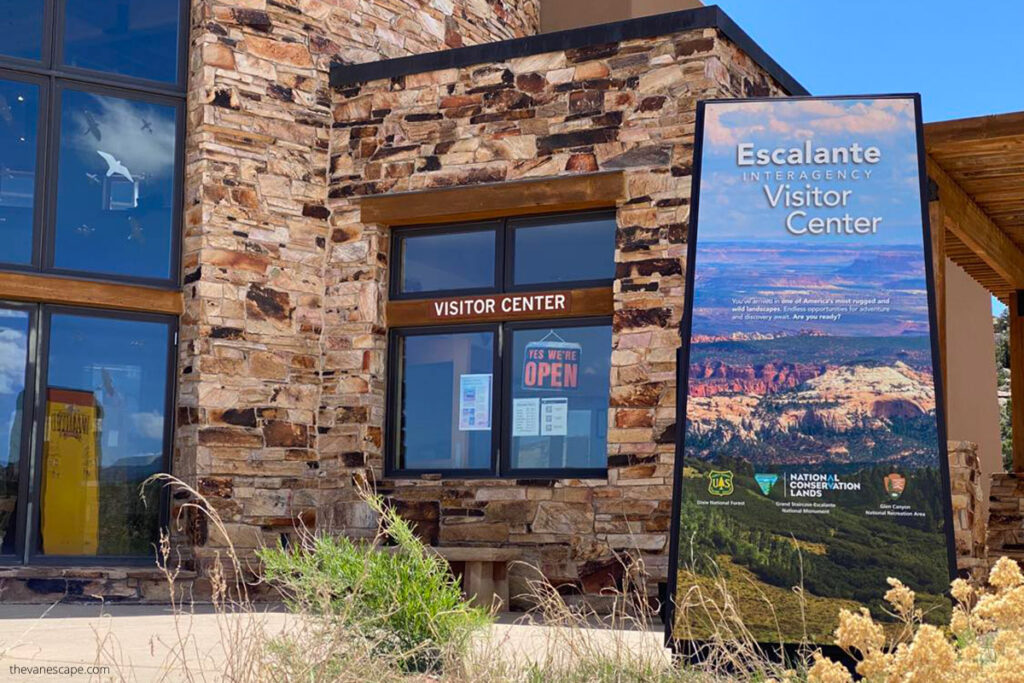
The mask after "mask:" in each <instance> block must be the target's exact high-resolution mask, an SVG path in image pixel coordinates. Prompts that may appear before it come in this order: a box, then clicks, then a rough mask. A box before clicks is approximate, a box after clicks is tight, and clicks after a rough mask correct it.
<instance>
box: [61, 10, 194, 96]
mask: <svg viewBox="0 0 1024 683" xmlns="http://www.w3.org/2000/svg"><path fill="white" fill-rule="evenodd" d="M181 1H182V0H66V3H67V4H66V7H67V9H66V12H67V14H66V17H65V19H64V23H65V28H64V63H65V64H67V65H68V66H74V67H78V68H82V69H93V70H96V71H108V72H112V73H116V74H123V75H125V76H133V77H135V78H146V79H150V80H154V81H164V82H167V83H173V82H175V81H176V80H177V77H178V69H177V67H178V31H179V20H180V19H181V5H180V2H181Z"/></svg>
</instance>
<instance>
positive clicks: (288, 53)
mask: <svg viewBox="0 0 1024 683" xmlns="http://www.w3.org/2000/svg"><path fill="white" fill-rule="evenodd" d="M242 48H243V49H245V50H248V52H249V53H250V54H253V55H255V56H257V57H261V58H263V59H266V60H267V61H270V62H273V63H275V64H288V65H290V66H299V67H305V66H312V65H313V62H312V60H311V59H310V56H309V49H308V48H307V47H306V46H305V45H303V44H301V43H286V42H282V41H279V40H274V39H273V38H261V37H259V36H254V35H248V36H246V37H245V41H244V42H243V44H242Z"/></svg>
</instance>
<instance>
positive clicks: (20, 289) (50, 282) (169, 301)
mask: <svg viewBox="0 0 1024 683" xmlns="http://www.w3.org/2000/svg"><path fill="white" fill-rule="evenodd" d="M0 299H7V300H8V301H30V302H33V303H53V304H67V305H72V306H90V307H93V308H107V309H112V310H119V311H142V312H149V313H167V314H170V315H181V311H182V300H181V292H179V291H177V290H169V289H158V288H156V287H140V286H138V285H122V284H117V283H112V282H92V281H89V280H75V279H72V278H65V277H54V276H52V275H37V274H34V273H0Z"/></svg>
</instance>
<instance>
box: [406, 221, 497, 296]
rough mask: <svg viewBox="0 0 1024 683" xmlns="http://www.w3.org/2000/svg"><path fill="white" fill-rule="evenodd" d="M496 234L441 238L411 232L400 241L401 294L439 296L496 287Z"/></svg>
mask: <svg viewBox="0 0 1024 683" xmlns="http://www.w3.org/2000/svg"><path fill="white" fill-rule="evenodd" d="M495 241H496V232H495V230H494V229H493V228H492V229H483V230H469V231H459V232H446V233H439V234H436V233H435V234H430V233H422V234H417V232H416V231H411V232H409V233H406V234H404V235H402V237H401V238H400V241H399V247H398V249H399V264H400V266H399V267H400V269H401V271H400V272H401V278H400V280H401V282H400V291H401V292H402V293H403V294H408V293H412V292H440V291H456V290H462V289H465V290H474V289H477V290H479V289H487V288H491V287H494V286H495V274H494V258H495V249H496V246H495Z"/></svg>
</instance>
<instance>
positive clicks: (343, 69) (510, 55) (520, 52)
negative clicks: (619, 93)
mask: <svg viewBox="0 0 1024 683" xmlns="http://www.w3.org/2000/svg"><path fill="white" fill-rule="evenodd" d="M702 28H714V29H718V30H719V31H721V32H722V34H723V35H724V36H725V37H726V38H728V39H729V40H730V41H732V42H733V43H735V44H736V45H737V47H739V48H740V49H741V50H743V51H744V52H745V53H746V54H747V55H748V56H749V57H750V58H751V59H753V60H754V62H755V63H757V64H758V66H760V67H761V68H763V69H764V70H765V71H767V72H768V74H769V75H770V76H772V78H774V79H775V80H776V81H778V83H779V85H781V86H782V87H783V89H785V90H786V92H787V93H789V94H790V95H809V94H810V93H809V92H807V90H806V89H805V88H804V87H803V86H802V85H800V83H799V82H797V80H796V79H795V78H793V77H792V76H791V75H790V74H789V72H788V71H786V70H785V69H783V68H782V67H781V66H779V63H778V62H776V61H775V60H774V59H772V58H771V57H770V56H769V55H768V53H767V52H765V51H764V50H763V49H762V48H761V46H760V45H758V44H757V43H756V42H754V40H753V38H751V37H750V36H749V35H747V33H746V31H744V30H743V29H741V28H740V27H739V26H738V25H737V24H736V22H734V21H733V20H732V19H731V18H730V17H729V15H728V14H726V13H725V12H723V11H722V9H721V8H720V7H718V6H717V5H708V6H707V7H698V8H695V9H689V10H682V11H679V12H670V13H668V14H656V15H653V16H649V17H640V18H638V19H626V20H625V21H616V22H613V23H610V24H599V25H597V26H584V27H582V28H574V29H569V30H566V31H555V32H552V33H541V34H538V35H535V36H527V37H526V38H513V39H511V40H502V41H499V42H496V43H482V44H480V45H471V46H469V47H460V48H455V49H452V50H441V51H438V52H428V53H425V54H421V55H411V56H409V57H397V58H395V59H384V60H381V61H377V62H366V63H363V64H339V63H337V62H335V63H333V64H331V79H330V83H331V86H332V87H334V88H345V87H348V86H351V85H354V84H356V83H365V82H367V81H378V80H382V79H385V78H396V77H399V76H406V75H409V74H416V73H424V72H427V71H440V70H442V69H457V68H460V67H464V66H470V65H473V64H485V63H487V62H504V61H507V60H509V59H516V58H517V57H527V56H529V55H535V54H543V53H545V52H561V51H563V50H571V49H573V48H580V47H586V46H588V45H601V44H603V43H618V42H622V41H625V40H634V39H637V38H652V37H655V36H662V35H667V34H669V33H680V32H682V31H692V30H694V29H702Z"/></svg>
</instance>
